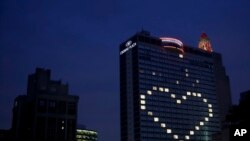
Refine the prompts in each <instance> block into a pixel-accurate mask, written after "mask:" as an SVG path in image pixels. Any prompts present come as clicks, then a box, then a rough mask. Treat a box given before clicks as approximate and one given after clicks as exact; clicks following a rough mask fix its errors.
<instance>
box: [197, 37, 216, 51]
mask: <svg viewBox="0 0 250 141" xmlns="http://www.w3.org/2000/svg"><path fill="white" fill-rule="evenodd" d="M198 47H199V49H202V50H204V51H207V52H209V53H211V52H213V49H212V46H211V42H210V40H209V38H208V36H207V34H206V33H204V32H203V33H202V34H201V36H200V41H199V45H198Z"/></svg>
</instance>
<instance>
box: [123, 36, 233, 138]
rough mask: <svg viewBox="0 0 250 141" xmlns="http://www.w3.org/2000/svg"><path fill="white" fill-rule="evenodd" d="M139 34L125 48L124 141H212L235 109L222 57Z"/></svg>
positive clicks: (203, 47) (205, 44) (204, 40)
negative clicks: (227, 116) (229, 108)
mask: <svg viewBox="0 0 250 141" xmlns="http://www.w3.org/2000/svg"><path fill="white" fill-rule="evenodd" d="M198 46H199V47H197V48H193V47H189V46H186V45H184V44H183V43H182V42H181V41H180V40H178V39H175V38H168V37H162V38H158V37H153V36H151V35H150V34H149V32H146V31H142V32H140V33H137V34H135V35H134V36H132V37H131V38H129V39H128V40H126V41H125V42H123V43H122V44H121V45H120V108H121V109H120V114H121V141H172V140H178V141H184V140H191V141H212V137H213V135H215V134H218V133H220V132H221V130H222V124H221V123H222V121H223V120H224V116H225V115H226V112H227V110H228V107H229V106H230V104H231V97H230V85H229V79H228V77H227V75H226V73H225V69H224V67H223V64H222V59H221V55H220V54H219V53H215V52H213V50H212V47H211V43H210V41H209V39H208V37H207V35H206V34H204V33H203V34H202V35H201V38H200V41H199V45H198Z"/></svg>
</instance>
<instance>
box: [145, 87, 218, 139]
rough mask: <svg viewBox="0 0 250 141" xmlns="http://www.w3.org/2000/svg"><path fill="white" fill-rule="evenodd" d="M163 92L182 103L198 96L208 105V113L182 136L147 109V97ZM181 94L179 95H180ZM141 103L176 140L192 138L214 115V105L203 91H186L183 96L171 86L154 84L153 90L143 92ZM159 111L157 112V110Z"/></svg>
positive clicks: (148, 113) (155, 120)
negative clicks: (204, 95)
mask: <svg viewBox="0 0 250 141" xmlns="http://www.w3.org/2000/svg"><path fill="white" fill-rule="evenodd" d="M158 92H161V93H165V94H167V96H169V97H170V99H172V100H174V102H175V103H176V104H182V103H184V102H185V101H187V100H188V99H191V98H197V99H199V100H200V101H201V102H202V103H204V104H205V105H206V107H207V115H206V116H204V117H202V118H201V120H199V121H197V122H196V123H195V124H194V125H193V127H192V128H191V129H190V130H189V131H188V132H187V133H186V134H185V135H184V137H183V136H180V135H178V134H176V133H175V132H174V130H173V129H171V128H170V127H168V125H167V123H165V122H164V121H162V120H161V118H160V117H157V116H155V115H154V112H153V111H150V110H148V109H147V107H146V106H147V105H146V103H147V98H149V97H151V96H153V95H154V94H156V93H158ZM178 96H179V95H178ZM140 103H141V110H144V111H146V112H147V115H148V116H150V117H152V119H153V121H154V122H156V123H160V127H161V128H163V129H164V130H165V131H166V133H167V134H171V135H172V137H173V139H176V140H178V139H179V140H190V139H191V137H192V136H193V135H194V134H195V132H196V131H198V130H200V128H201V127H202V126H204V125H205V124H206V123H207V122H209V120H210V118H212V117H213V109H212V107H213V105H212V104H210V103H208V100H207V99H206V98H204V97H203V96H202V93H199V92H190V91H186V94H185V95H181V97H177V95H176V94H173V93H171V91H170V90H169V88H164V87H155V86H153V88H152V90H147V94H141V95H140ZM156 113H157V112H156Z"/></svg>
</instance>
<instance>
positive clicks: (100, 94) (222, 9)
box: [0, 0, 250, 141]
mask: <svg viewBox="0 0 250 141" xmlns="http://www.w3.org/2000/svg"><path fill="white" fill-rule="evenodd" d="M249 7H250V1H249V0H237V1H235V0H207V1H199V0H188V1H187V0H175V1H170V0H161V1H160V0H154V1H148V0H138V1H132V0H126V1H125V0H124V1H122V0H105V1H104V0H78V1H74V0H72V1H67V0H60V1H54V0H48V1H34V0H22V1H20V0H1V2H0V128H9V127H10V125H11V109H12V105H13V100H14V98H15V97H16V96H17V95H20V94H25V93H26V84H27V75H28V74H30V73H33V72H34V71H35V68H36V67H44V68H49V69H51V70H52V78H53V79H56V80H57V79H61V80H62V81H63V82H68V83H69V85H70V93H71V94H75V95H79V96H80V101H79V117H78V123H80V124H85V125H87V127H89V128H90V129H94V130H97V131H98V132H99V140H100V141H117V140H119V134H120V133H119V124H120V123H119V67H118V65H119V51H118V46H119V44H120V43H121V42H122V41H124V40H126V39H127V38H128V37H130V36H132V35H133V34H134V33H136V32H137V31H140V30H141V29H142V28H144V29H146V30H148V31H150V32H151V34H152V35H155V36H169V37H177V38H178V39H180V40H182V41H183V42H184V44H188V45H192V46H194V47H196V46H197V44H198V40H199V36H200V34H201V32H206V33H207V34H208V36H209V37H210V39H211V42H212V46H213V49H214V51H216V52H220V53H221V54H222V55H223V62H224V65H225V67H226V69H227V74H228V75H229V76H230V79H231V90H232V95H233V101H234V103H236V102H237V101H238V98H239V93H240V92H242V91H245V90H248V89H250V87H249V86H250V85H249V80H250V75H249V72H250V55H249V52H250V46H249V43H248V42H249V41H250V36H249V31H250V26H249V25H250V18H249V17H250V8H249Z"/></svg>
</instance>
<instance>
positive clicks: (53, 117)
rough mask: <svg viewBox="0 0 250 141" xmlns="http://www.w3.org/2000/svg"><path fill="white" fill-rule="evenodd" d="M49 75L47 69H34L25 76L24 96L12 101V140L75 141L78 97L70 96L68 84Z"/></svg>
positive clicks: (49, 72)
mask: <svg viewBox="0 0 250 141" xmlns="http://www.w3.org/2000/svg"><path fill="white" fill-rule="evenodd" d="M50 75H51V71H50V70H46V69H41V68H37V69H36V72H35V73H34V74H31V75H29V77H28V87H27V95H20V96H18V97H17V98H16V99H15V101H14V107H13V121H12V131H13V133H14V138H15V141H75V131H76V124H77V107H78V99H79V97H78V96H73V95H69V93H68V84H62V82H61V81H55V80H51V78H50Z"/></svg>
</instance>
